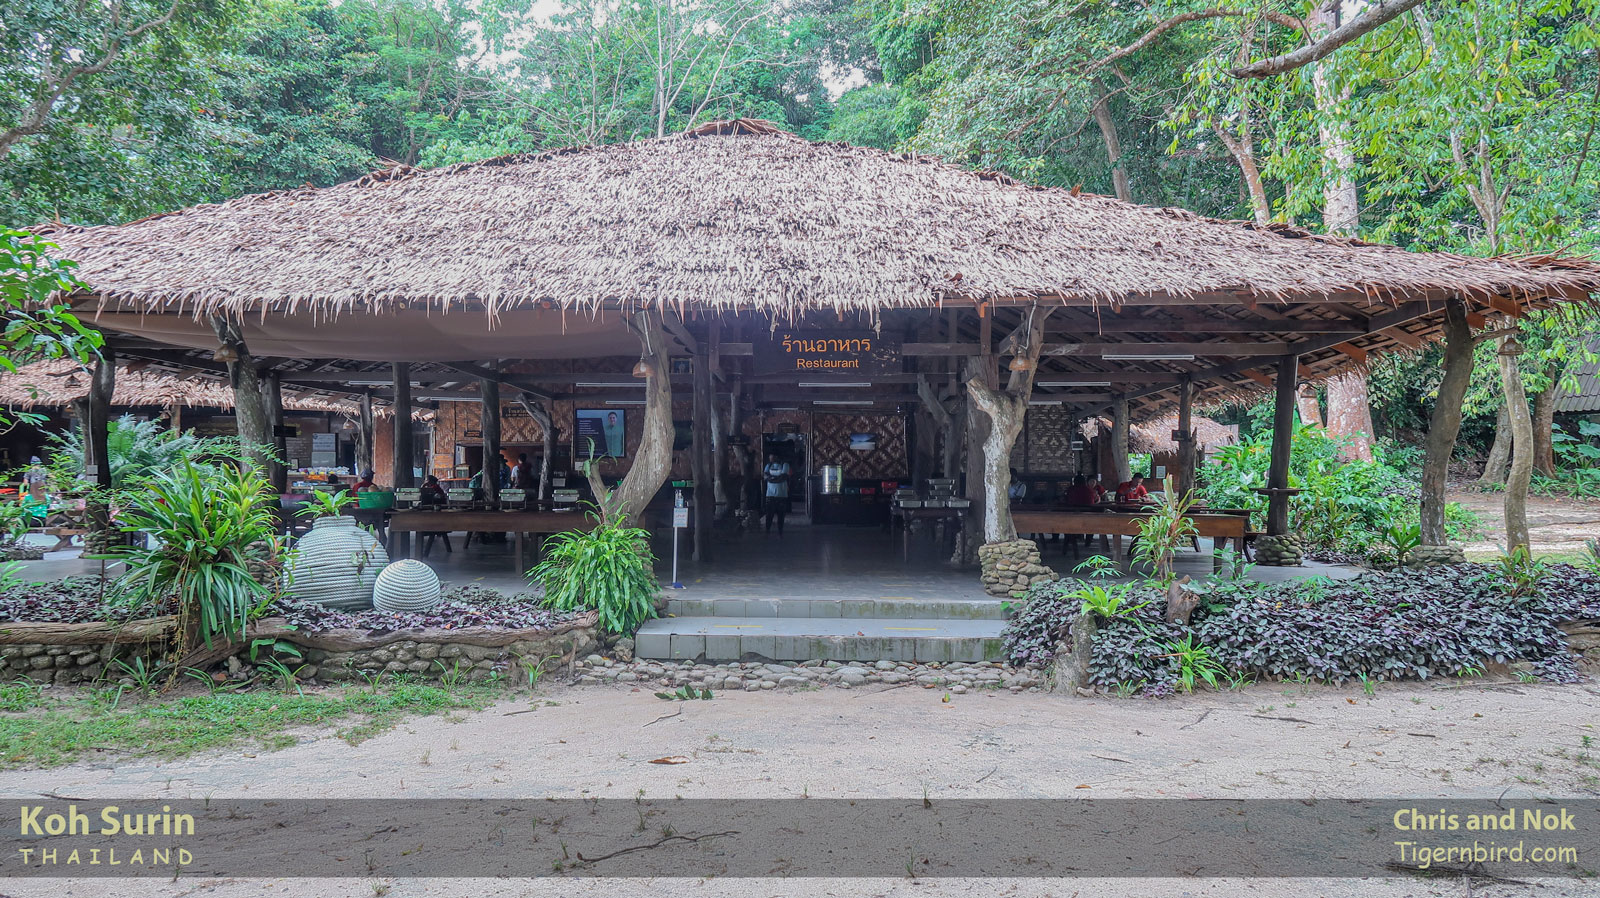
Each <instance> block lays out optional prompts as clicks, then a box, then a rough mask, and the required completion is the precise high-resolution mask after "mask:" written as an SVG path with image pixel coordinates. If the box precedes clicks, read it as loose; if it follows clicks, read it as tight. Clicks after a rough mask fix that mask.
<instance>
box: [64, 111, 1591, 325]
mask: <svg viewBox="0 0 1600 898" xmlns="http://www.w3.org/2000/svg"><path fill="white" fill-rule="evenodd" d="M36 232H37V233H39V234H42V235H45V236H47V237H48V238H49V239H51V240H53V241H55V242H56V243H58V244H60V246H61V252H62V254H63V255H65V256H67V257H69V258H73V259H76V260H78V261H79V262H80V263H81V267H80V269H79V271H78V273H79V275H80V276H81V277H82V279H83V280H84V281H85V282H86V283H88V284H90V285H91V286H92V287H93V289H94V290H95V291H97V292H98V294H99V295H100V297H101V298H102V299H103V300H105V301H108V302H109V304H110V305H112V306H114V307H121V308H125V309H133V308H136V309H141V310H151V311H162V312H190V313H193V312H199V311H209V310H217V309H224V310H234V311H244V310H252V311H261V310H270V311H274V312H293V311H305V310H316V311H320V312H324V313H332V312H335V311H338V310H347V309H362V310H371V309H383V308H389V307H397V306H404V305H406V304H410V305H411V306H413V307H415V306H418V305H426V306H427V307H430V308H460V307H462V306H468V307H477V306H484V307H487V308H488V310H489V311H490V313H491V314H492V313H494V312H496V311H498V310H502V309H507V308H515V307H528V306H530V305H535V304H539V303H549V304H551V305H553V306H554V307H557V308H560V309H579V310H588V309H594V308H599V307H603V306H609V307H614V306H617V305H622V306H631V305H634V304H647V305H651V306H659V307H663V308H673V309H678V310H685V309H695V308H715V309H730V308H738V309H754V310H760V311H764V312H766V313H768V314H770V315H772V316H773V317H775V318H789V317H793V316H796V315H799V314H801V313H803V312H806V311H812V310H828V311H833V310H846V311H848V310H856V311H864V312H868V313H873V314H875V313H877V312H880V311H884V310H889V309H906V308H925V307H929V306H934V305H937V304H939V303H941V302H945V301H962V302H967V301H976V300H1012V299H1018V298H1030V297H1048V298H1052V299H1060V300H1064V301H1065V302H1067V303H1070V304H1088V303H1098V302H1110V303H1116V302H1119V301H1122V300H1123V299H1124V298H1126V297H1129V296H1157V297H1162V296H1166V297H1195V296H1200V297H1205V296H1213V297H1216V298H1217V301H1237V300H1239V299H1240V298H1255V299H1260V300H1271V299H1280V298H1292V297H1299V298H1304V297H1307V296H1322V295H1326V296H1329V297H1343V298H1345V299H1347V300H1348V298H1349V297H1350V296H1351V295H1352V294H1354V295H1356V296H1361V297H1365V298H1367V299H1370V300H1393V299H1399V298H1410V299H1419V298H1425V297H1438V296H1442V295H1444V294H1446V293H1452V292H1462V293H1467V294H1471V295H1477V296H1483V297H1488V296H1491V295H1494V296H1511V297H1514V298H1516V297H1523V296H1528V297H1537V296H1545V295H1563V296H1569V297H1577V296H1582V295H1586V294H1587V293H1588V292H1589V291H1591V290H1593V289H1594V288H1595V286H1596V284H1597V283H1600V269H1597V268H1596V267H1595V266H1594V265H1592V264H1589V263H1586V262H1580V261H1573V260H1559V259H1552V258H1500V259H1483V258H1472V257H1467V256H1458V255H1449V254H1444V253H1411V252H1406V251H1404V250H1401V249H1398V248H1395V247H1391V246H1380V245H1373V244H1368V243H1363V242H1360V241H1355V240H1339V239H1331V238H1327V237H1319V236H1315V235H1311V234H1309V233H1307V232H1305V231H1301V230H1297V229H1294V228H1289V227H1280V226H1269V227H1259V226H1256V225H1254V224H1251V223H1247V222H1235V221H1220V220H1215V219H1208V218H1203V217H1200V216H1198V215H1195V214H1193V213H1190V212H1186V211H1183V210H1179V209H1163V208H1154V207H1148V206H1140V205H1134V204H1131V203H1125V202H1120V201H1118V200H1115V199H1111V198H1108V197H1102V196H1093V195H1089V194H1078V193H1075V192H1073V191H1068V190H1062V189H1056V188H1038V187H1027V186H1022V185H1020V184H1018V183H1016V182H1014V181H1012V180H1011V179H1009V178H1006V177H1004V176H1001V175H996V174H991V173H974V172H971V171H967V170H964V169H961V168H957V167H955V166H952V165H948V164H945V163H943V162H940V161H939V160H936V159H933V158H929V157H924V156H917V155H911V154H898V153H887V152H883V151H880V150H875V149H867V148H861V147H852V146H846V145H842V144H835V143H812V142H809V141H806V140H804V139H801V138H799V137H796V136H794V135H791V134H786V133H783V132H781V131H778V130H777V129H776V128H775V127H773V126H772V125H770V124H767V123H763V122H754V121H745V120H740V121H735V122H726V123H714V124H712V125H708V126H704V127H701V128H697V129H695V130H693V131H691V132H687V133H685V134H680V135H675V136H672V137H667V138H661V139H653V140H643V141H638V142H634V143H626V144H616V145H609V146H598V147H585V148H578V149H572V150H562V151H556V152H547V153H540V154H537V155H520V156H507V157H504V158H499V159H491V160H487V161H484V162H474V163H466V164H461V165H453V166H450V167H447V168H441V169H434V170H421V169H415V168H408V167H398V168H394V169H390V170H387V171H383V172H378V173H375V174H372V175H368V176H367V177H364V178H361V179H359V180H356V181H352V182H349V183H346V184H340V185H338V186H334V187H326V188H304V189H298V190H288V191H279V192H274V193H267V194H260V195H256V196H246V197H240V198H238V199H234V200H230V201H228V202H225V203H221V204H217V205H202V206H195V207H193V208H189V209H183V210H180V211H177V212H172V213H169V214H164V215H157V216H153V217H151V218H147V219H144V220H142V221H137V222H133V223H131V224H126V225H121V226H105V227H94V228H76V227H64V226H45V227H41V228H38V229H36Z"/></svg>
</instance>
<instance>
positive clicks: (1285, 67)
mask: <svg viewBox="0 0 1600 898" xmlns="http://www.w3.org/2000/svg"><path fill="white" fill-rule="evenodd" d="M1421 3H1422V0H1378V3H1377V5H1376V6H1371V7H1368V9H1367V11H1366V12H1364V13H1362V14H1361V15H1359V16H1356V17H1355V18H1353V19H1351V20H1350V21H1348V22H1346V23H1344V24H1343V25H1340V26H1339V27H1338V28H1335V29H1334V30H1332V31H1330V32H1328V33H1327V34H1326V35H1324V36H1323V37H1322V38H1320V39H1319V40H1316V41H1313V42H1311V43H1309V44H1306V45H1305V46H1304V47H1300V48H1298V49H1295V50H1291V51H1290V52H1288V53H1284V54H1282V55H1281V56H1274V57H1272V58H1271V59H1263V60H1260V61H1257V62H1252V63H1250V64H1248V65H1242V66H1239V67H1238V68H1236V69H1234V70H1232V71H1231V72H1229V73H1228V74H1230V75H1232V76H1233V77H1235V78H1271V77H1272V76H1274V75H1282V74H1284V73H1285V72H1292V71H1294V70H1295V69H1298V68H1300V67H1301V66H1306V65H1310V64H1311V63H1313V62H1316V61H1318V60H1320V59H1323V58H1325V57H1327V56H1328V55H1330V54H1332V53H1333V51H1335V50H1337V49H1339V48H1340V47H1342V46H1344V45H1345V44H1348V43H1350V42H1351V41H1353V40H1356V39H1357V38H1359V37H1361V36H1362V35H1364V34H1367V33H1368V32H1371V31H1374V30H1376V29H1377V28H1379V27H1381V26H1382V25H1383V24H1384V23H1386V22H1388V21H1389V20H1390V19H1393V18H1395V17H1396V16H1399V15H1401V14H1402V13H1404V12H1406V11H1407V10H1409V9H1411V8H1412V7H1413V6H1419V5H1421Z"/></svg>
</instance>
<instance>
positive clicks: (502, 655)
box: [290, 631, 596, 683]
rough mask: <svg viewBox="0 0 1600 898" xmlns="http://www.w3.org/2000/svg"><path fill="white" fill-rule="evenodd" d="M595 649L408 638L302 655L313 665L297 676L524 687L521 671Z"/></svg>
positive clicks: (579, 642) (578, 636)
mask: <svg viewBox="0 0 1600 898" xmlns="http://www.w3.org/2000/svg"><path fill="white" fill-rule="evenodd" d="M595 648H596V642H595V640H594V638H593V637H592V636H591V635H590V634H589V633H587V632H583V631H579V632H573V633H565V634H562V635H561V636H560V637H557V638H552V639H530V640H526V641H523V642H513V643H511V644H510V645H508V646H482V645H471V644H468V643H455V642H442V643H441V642H418V641H416V640H411V639H407V640H404V641H401V642H392V643H389V644H388V645H385V646H381V647H379V648H374V649H366V650H363V651H355V652H327V651H323V650H321V649H311V650H310V651H308V652H306V661H307V662H309V663H310V665H312V666H311V667H310V668H309V669H307V670H304V671H301V674H300V676H301V678H302V679H310V678H311V677H316V678H317V679H319V680H325V681H329V682H340V681H344V680H361V679H370V678H375V677H378V676H380V675H382V674H385V673H387V674H402V673H403V674H410V675H411V676H418V677H426V678H428V679H435V680H437V679H450V680H454V681H461V682H469V683H477V682H482V681H485V680H491V679H507V680H512V681H516V682H522V681H523V680H524V679H525V674H524V673H523V670H522V669H523V668H524V667H542V668H544V669H546V670H548V669H550V668H552V667H554V666H556V664H558V663H559V662H561V661H567V662H568V663H570V660H571V659H572V658H574V657H582V656H583V655H584V654H585V653H587V652H590V651H593V650H594V649H595ZM290 667H291V668H292V667H293V665H292V664H291V665H290Z"/></svg>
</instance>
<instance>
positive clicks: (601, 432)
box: [572, 408, 628, 458]
mask: <svg viewBox="0 0 1600 898" xmlns="http://www.w3.org/2000/svg"><path fill="white" fill-rule="evenodd" d="M626 414H627V413H626V412H624V411H622V410H621V409H614V408H602V409H589V408H581V409H578V410H577V412H576V415H577V421H576V422H575V426H574V427H573V434H574V436H573V445H572V455H573V457H574V458H622V457H623V456H624V455H627V454H628V439H627V437H628V426H627V418H626V417H624V416H625V415H626Z"/></svg>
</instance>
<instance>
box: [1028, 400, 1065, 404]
mask: <svg viewBox="0 0 1600 898" xmlns="http://www.w3.org/2000/svg"><path fill="white" fill-rule="evenodd" d="M1028 404H1029V405H1060V404H1061V400H1059V399H1029V400H1028Z"/></svg>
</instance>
